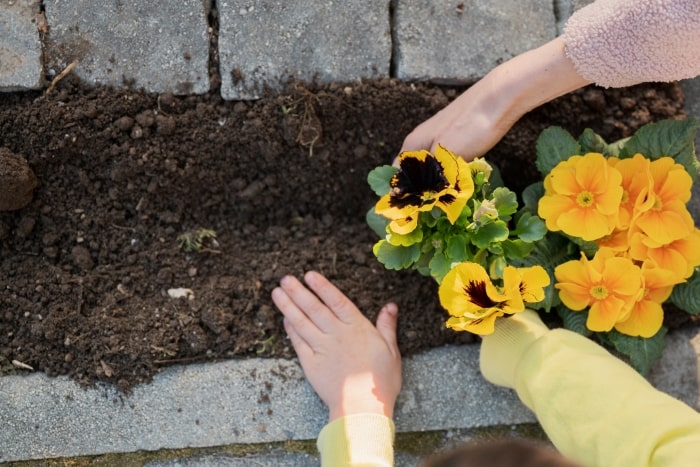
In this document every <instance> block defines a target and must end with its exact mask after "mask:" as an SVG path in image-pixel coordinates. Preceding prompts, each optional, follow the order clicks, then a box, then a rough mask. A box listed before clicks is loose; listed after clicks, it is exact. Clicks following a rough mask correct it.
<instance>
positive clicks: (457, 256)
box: [445, 235, 469, 263]
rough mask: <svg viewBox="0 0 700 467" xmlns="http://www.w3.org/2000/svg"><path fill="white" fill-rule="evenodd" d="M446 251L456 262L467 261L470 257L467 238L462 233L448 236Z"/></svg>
mask: <svg viewBox="0 0 700 467" xmlns="http://www.w3.org/2000/svg"><path fill="white" fill-rule="evenodd" d="M445 253H446V254H447V256H448V257H449V258H450V260H451V261H452V262H454V263H461V262H462V261H466V260H467V259H468V257H469V254H468V252H467V239H466V238H464V237H463V236H461V235H457V236H454V237H450V238H448V239H447V249H446V250H445Z"/></svg>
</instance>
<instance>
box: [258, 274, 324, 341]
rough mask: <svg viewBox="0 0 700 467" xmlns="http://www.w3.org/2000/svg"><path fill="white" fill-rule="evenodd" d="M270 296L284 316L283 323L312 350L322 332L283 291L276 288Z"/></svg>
mask: <svg viewBox="0 0 700 467" xmlns="http://www.w3.org/2000/svg"><path fill="white" fill-rule="evenodd" d="M271 296H272V301H273V302H274V303H275V305H276V306H277V308H279V310H280V311H281V312H282V314H283V315H284V318H285V321H287V323H288V325H289V326H291V327H293V328H294V332H295V334H296V335H297V336H299V338H300V339H302V340H304V341H305V343H306V345H308V346H309V347H312V348H313V346H314V343H316V342H317V341H318V338H319V337H320V335H321V334H323V331H322V330H321V329H319V328H318V327H317V326H316V325H315V324H314V323H313V322H312V321H311V320H310V319H309V317H308V316H307V315H306V313H304V312H303V311H302V310H301V309H300V308H299V307H298V306H297V305H296V303H294V301H293V300H292V299H291V297H290V296H289V295H288V294H287V292H286V291H285V290H284V289H282V288H280V287H276V288H275V289H274V290H273V291H272V294H271ZM295 347H296V346H295Z"/></svg>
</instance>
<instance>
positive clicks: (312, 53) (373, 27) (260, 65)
mask: <svg viewBox="0 0 700 467" xmlns="http://www.w3.org/2000/svg"><path fill="white" fill-rule="evenodd" d="M217 6H218V10H219V67H220V72H221V94H222V96H223V97H224V98H225V99H255V98H257V97H260V95H261V93H262V92H263V88H264V86H269V87H270V88H272V89H280V88H281V87H282V86H283V85H284V83H285V82H287V80H288V79H289V78H294V79H297V80H304V81H312V80H314V79H316V80H318V81H321V82H330V81H345V82H347V81H353V80H356V79H361V78H374V77H384V76H388V75H389V64H390V61H391V31H390V22H389V0H381V1H377V0H344V1H342V2H339V1H331V0H323V1H320V0H319V1H316V2H313V7H310V4H309V2H308V1H306V0H271V1H267V2H251V1H248V0H217Z"/></svg>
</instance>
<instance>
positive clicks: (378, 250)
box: [372, 240, 420, 271]
mask: <svg viewBox="0 0 700 467" xmlns="http://www.w3.org/2000/svg"><path fill="white" fill-rule="evenodd" d="M372 252H373V253H374V256H376V257H377V260H379V262H380V263H382V264H383V265H384V267H386V268H387V269H394V270H397V271H398V270H400V269H408V268H410V267H411V266H412V265H413V263H415V262H416V261H418V258H420V247H419V246H418V245H417V244H416V245H411V246H409V247H403V246H394V245H392V244H390V243H389V242H387V241H386V240H379V241H378V242H377V243H375V244H374V247H372Z"/></svg>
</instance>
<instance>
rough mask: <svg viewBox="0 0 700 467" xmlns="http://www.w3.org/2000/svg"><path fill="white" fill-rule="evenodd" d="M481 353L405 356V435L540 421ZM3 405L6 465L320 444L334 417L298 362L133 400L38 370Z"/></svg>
mask: <svg viewBox="0 0 700 467" xmlns="http://www.w3.org/2000/svg"><path fill="white" fill-rule="evenodd" d="M477 354H478V348H477V347H476V346H462V347H445V348H439V349H434V350H432V351H430V352H428V353H425V354H422V355H418V356H415V357H413V358H407V359H406V361H405V368H404V377H405V384H404V390H403V391H402V394H401V396H400V397H399V400H398V403H397V408H396V416H395V419H396V427H397V430H398V431H400V432H408V431H410V432H413V431H426V430H436V429H447V428H462V427H481V426H490V425H503V424H511V423H523V422H532V421H534V417H533V415H532V414H531V413H530V412H529V411H528V410H527V409H526V408H525V407H524V406H522V404H521V403H520V402H519V401H518V400H517V398H516V396H515V395H514V394H513V393H512V392H511V391H508V390H505V389H498V388H493V387H492V386H491V385H490V384H488V383H487V382H486V381H484V380H483V379H482V377H481V376H480V374H479V370H478V364H477V360H478V355H477ZM456 377H458V378H459V381H460V383H459V384H457V383H456V381H455V378H456ZM485 395H487V396H485ZM0 398H2V400H3V404H1V405H0V420H3V425H4V426H3V430H2V431H0V462H2V461H5V462H7V461H13V460H22V459H45V458H53V457H71V456H80V455H94V454H102V453H109V452H134V451H138V450H145V451H155V450H159V449H168V448H184V447H204V446H219V445H226V444H241V443H265V442H272V441H285V440H299V439H315V438H316V436H317V434H318V432H319V431H320V429H321V428H322V427H323V425H324V423H325V421H326V419H327V411H326V409H325V407H324V406H323V404H322V403H321V402H320V401H319V399H318V398H317V397H316V395H315V394H314V392H313V390H312V389H311V387H310V386H309V385H308V383H307V382H306V381H305V379H304V378H303V374H302V372H301V370H300V368H299V366H298V364H297V363H296V362H295V361H289V360H280V359H243V360H232V361H226V362H221V363H214V364H207V365H190V366H185V367H177V368H172V369H169V370H166V371H164V372H163V373H161V374H159V375H158V376H156V378H155V380H154V381H153V382H152V383H149V384H147V385H143V386H139V387H137V388H136V389H135V390H134V392H133V394H131V395H130V396H128V397H123V396H120V395H119V394H117V393H115V392H114V391H113V390H111V389H109V388H99V389H88V390H85V389H82V388H80V387H78V386H77V385H76V384H75V383H74V382H72V381H71V380H69V379H67V378H48V377H46V376H44V375H43V374H38V373H37V374H31V375H28V376H6V377H3V378H0Z"/></svg>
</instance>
